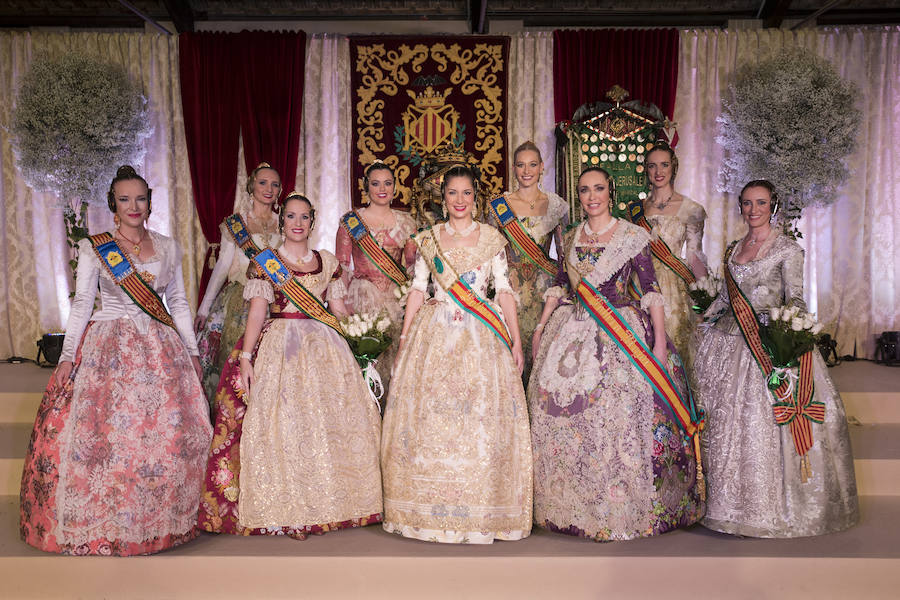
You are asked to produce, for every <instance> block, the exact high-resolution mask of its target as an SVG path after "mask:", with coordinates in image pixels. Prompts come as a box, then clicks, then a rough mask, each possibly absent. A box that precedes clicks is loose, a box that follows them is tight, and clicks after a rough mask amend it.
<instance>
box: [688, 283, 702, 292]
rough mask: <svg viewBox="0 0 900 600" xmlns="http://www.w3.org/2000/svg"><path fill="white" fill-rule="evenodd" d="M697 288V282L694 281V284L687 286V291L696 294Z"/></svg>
mask: <svg viewBox="0 0 900 600" xmlns="http://www.w3.org/2000/svg"><path fill="white" fill-rule="evenodd" d="M698 287H700V286H699V282H697V281H695V282H694V283H692V284H690V285H688V289H689V290H690V291H692V292H696V291H697V288H698Z"/></svg>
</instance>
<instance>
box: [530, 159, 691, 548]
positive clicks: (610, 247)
mask: <svg viewBox="0 0 900 600" xmlns="http://www.w3.org/2000/svg"><path fill="white" fill-rule="evenodd" d="M610 187H611V186H610V179H609V175H608V174H607V173H606V171H604V170H602V169H598V168H596V167H593V168H590V169H587V170H586V171H585V172H583V173H582V175H581V177H580V178H579V183H578V195H579V199H580V201H581V206H582V209H583V210H584V213H585V214H586V216H587V218H586V220H585V221H582V222H581V223H579V224H578V225H576V226H574V227H572V228H571V229H570V230H569V231H568V232H566V234H565V235H564V236H563V252H562V254H561V256H560V262H561V268H560V273H559V277H558V278H557V284H558V285H557V286H556V287H553V288H550V289H549V290H547V293H546V294H545V299H546V304H545V306H544V311H543V313H542V315H541V320H540V322H539V323H538V326H537V330H536V332H535V335H534V340H533V347H534V348H539V350H538V353H537V357H536V359H535V364H534V368H533V370H532V373H531V380H530V382H529V386H528V404H529V408H530V413H531V430H532V446H533V455H534V520H535V523H536V524H537V525H539V526H541V527H545V528H547V529H550V530H553V531H558V532H561V533H567V534H570V535H578V536H583V537H588V538H591V539H594V540H597V541H607V540H627V539H632V538H637V537H646V536H651V535H656V534H660V533H663V532H666V531H669V530H671V529H675V528H677V527H684V526H686V525H690V524H692V523H694V522H696V521H697V520H699V519H700V517H702V516H703V504H702V502H701V501H700V498H699V496H698V491H697V488H696V459H695V457H694V452H693V447H692V445H691V442H690V440H689V439H687V438H685V436H683V435H682V433H681V430H680V429H679V426H678V424H677V422H676V420H675V416H674V414H673V412H672V410H671V409H670V408H669V406H668V405H667V404H666V403H665V401H664V400H663V398H662V397H660V396H659V395H658V394H657V393H655V392H654V390H653V388H651V385H650V383H649V382H648V380H647V379H645V377H644V376H643V375H642V374H641V373H640V372H639V371H638V369H637V367H635V366H634V365H633V363H632V362H631V360H630V359H629V357H628V355H627V354H626V353H625V351H624V350H623V349H622V348H621V347H620V346H619V345H618V344H617V343H616V342H615V340H614V339H613V338H612V337H611V336H610V335H609V334H607V333H606V332H605V331H604V330H603V329H601V327H600V325H599V324H598V322H597V321H596V320H595V319H594V317H593V316H592V314H591V313H589V312H588V310H586V308H585V305H583V304H582V303H581V302H580V300H579V299H578V298H576V297H575V296H574V294H573V293H572V291H571V290H573V289H574V288H575V286H577V285H578V283H579V282H580V281H581V279H582V278H585V279H586V280H587V281H588V282H589V283H590V284H591V285H592V286H593V287H594V288H595V289H596V290H597V291H599V293H600V295H601V296H603V297H605V298H606V300H607V301H608V302H609V303H610V304H612V306H613V307H614V308H615V309H616V310H617V311H618V313H619V314H620V315H621V317H622V318H623V320H624V321H625V322H626V323H627V325H628V326H629V327H630V328H631V330H632V331H633V332H634V333H635V335H636V336H639V337H642V338H643V339H644V341H645V342H646V345H647V347H648V348H649V349H652V353H653V355H654V356H655V357H656V358H657V360H658V361H659V363H661V364H662V365H665V366H666V368H667V369H668V371H669V373H671V374H672V375H673V379H674V381H675V382H676V384H677V385H681V386H683V385H684V381H685V379H684V376H683V366H682V364H681V360H680V359H679V357H678V355H677V354H676V353H675V350H674V347H673V346H672V345H671V342H669V341H668V339H667V338H666V335H665V330H664V326H663V319H664V317H663V306H662V303H663V297H662V295H661V294H660V293H659V287H658V285H657V283H656V278H655V275H654V271H653V264H652V262H651V258H650V251H649V247H648V243H649V241H650V236H649V235H648V234H647V233H646V232H645V231H644V230H643V229H641V228H640V227H638V226H636V225H632V224H631V223H628V222H627V221H625V220H618V219H616V218H615V217H613V216H612V214H611V212H610V209H611V205H612V201H613V198H612V195H611V191H614V190H611V189H610ZM632 275H636V276H637V279H638V281H639V283H640V287H641V290H642V291H643V297H642V298H641V300H634V299H633V298H632V297H631V296H630V295H629V293H628V290H627V288H628V282H629V280H630V279H631V277H632ZM685 391H686V390H685V389H682V394H684V392H685Z"/></svg>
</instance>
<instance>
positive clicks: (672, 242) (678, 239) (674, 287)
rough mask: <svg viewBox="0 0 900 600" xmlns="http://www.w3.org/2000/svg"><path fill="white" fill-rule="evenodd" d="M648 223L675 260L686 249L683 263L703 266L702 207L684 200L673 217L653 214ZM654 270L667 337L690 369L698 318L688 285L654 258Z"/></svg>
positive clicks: (704, 217) (703, 213)
mask: <svg viewBox="0 0 900 600" xmlns="http://www.w3.org/2000/svg"><path fill="white" fill-rule="evenodd" d="M647 221H648V222H649V223H650V225H651V226H652V227H653V233H655V234H657V235H658V236H659V237H661V238H662V239H663V241H664V242H666V244H667V245H668V246H669V248H670V249H671V250H672V252H673V253H674V254H675V256H678V257H681V256H682V254H681V249H682V248H684V249H685V252H684V255H683V256H684V260H685V263H686V264H687V265H688V266H689V267H692V270H693V265H694V263H695V262H701V263H702V262H705V258H704V257H703V252H702V250H701V248H702V246H703V224H704V222H705V221H706V211H705V210H704V209H703V207H702V206H700V205H699V204H697V203H696V202H694V201H693V200H691V199H690V198H684V200H682V202H681V206H679V208H678V211H677V212H676V213H675V214H674V215H664V214H662V215H661V214H655V215H652V216H648V217H647ZM653 269H654V270H655V272H656V281H657V283H659V289H660V292H662V295H663V297H664V298H665V299H666V304H665V311H666V335H668V336H669V339H671V340H672V343H673V344H675V348H677V349H678V354H679V355H680V356H681V358H682V360H684V361H685V364H687V365H690V364H691V360H692V354H693V352H692V346H691V343H690V342H691V337H692V336H693V332H694V323H695V321H696V319H697V317H696V315H695V314H694V311H693V310H691V305H692V304H693V301H692V300H691V296H690V295H689V294H688V289H687V285H686V284H685V283H684V280H683V279H681V278H680V277H679V276H678V275H676V274H675V273H674V271H672V269H670V268H669V267H667V266H666V265H664V264H663V263H662V262H661V261H659V260H658V259H657V258H656V257H655V256H654V257H653ZM702 275H703V273H700V274H697V273H695V276H696V277H698V278H699V277H701V276H702Z"/></svg>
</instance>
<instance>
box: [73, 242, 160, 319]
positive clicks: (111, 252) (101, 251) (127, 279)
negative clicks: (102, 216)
mask: <svg viewBox="0 0 900 600" xmlns="http://www.w3.org/2000/svg"><path fill="white" fill-rule="evenodd" d="M88 239H90V240H91V245H92V246H93V247H94V253H95V254H96V255H97V258H98V259H100V264H101V265H103V266H104V268H106V272H107V273H109V275H110V277H112V280H113V281H114V282H115V284H116V285H118V286H119V287H120V288H122V291H124V292H125V293H126V294H128V297H129V298H131V299H132V300H133V301H134V303H135V304H137V305H138V307H139V308H140V309H141V310H142V311H144V312H145V313H147V314H148V315H150V316H151V317H153V318H154V319H156V320H157V321H159V322H160V323H162V324H163V325H168V326H169V327H171V328H173V329H174V328H175V322H174V321H173V320H172V315H170V314H169V311H168V310H166V305H165V304H163V301H162V298H160V297H159V294H157V293H156V290H154V289H153V288H152V287H151V286H150V284H149V283H147V282H146V281H144V280H143V279H142V278H141V276H140V274H138V272H137V270H136V269H135V268H134V265H133V264H131V261H130V260H128V255H127V254H125V252H124V251H123V250H122V249H121V248H120V247H119V244H117V243H116V241H115V240H114V239H113V236H112V235H110V234H109V233H98V234H97V235H92V236H90V237H89V238H88Z"/></svg>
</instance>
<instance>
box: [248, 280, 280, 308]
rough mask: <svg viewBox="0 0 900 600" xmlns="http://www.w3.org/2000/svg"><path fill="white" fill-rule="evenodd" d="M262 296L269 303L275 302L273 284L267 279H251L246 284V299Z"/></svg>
mask: <svg viewBox="0 0 900 600" xmlns="http://www.w3.org/2000/svg"><path fill="white" fill-rule="evenodd" d="M257 296H262V297H263V298H265V299H266V302H268V303H269V304H271V303H273V302H275V291H274V290H273V289H272V284H271V283H269V282H268V281H266V280H265V279H251V280H250V281H248V282H247V284H246V285H245V286H244V300H252V299H253V298H256V297H257Z"/></svg>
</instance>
